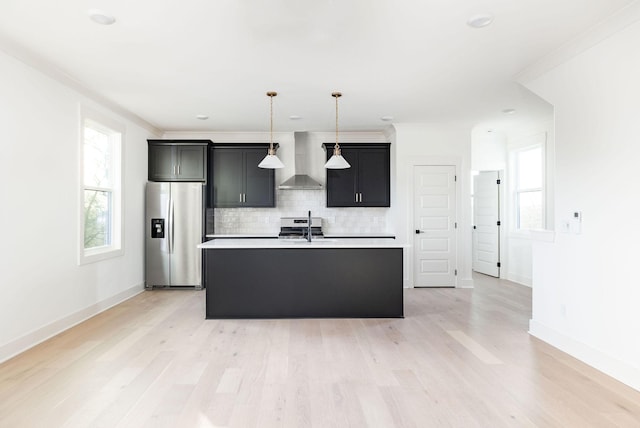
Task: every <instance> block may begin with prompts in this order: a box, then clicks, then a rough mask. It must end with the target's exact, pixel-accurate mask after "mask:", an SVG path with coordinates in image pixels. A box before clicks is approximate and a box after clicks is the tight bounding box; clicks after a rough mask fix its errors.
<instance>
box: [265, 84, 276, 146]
mask: <svg viewBox="0 0 640 428" xmlns="http://www.w3.org/2000/svg"><path fill="white" fill-rule="evenodd" d="M276 95H278V93H277V92H274V91H270V92H267V96H268V97H269V152H268V153H269V155H275V154H276V151H275V150H274V148H273V97H275V96H276Z"/></svg>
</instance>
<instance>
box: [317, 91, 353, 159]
mask: <svg viewBox="0 0 640 428" xmlns="http://www.w3.org/2000/svg"><path fill="white" fill-rule="evenodd" d="M331 96H332V97H334V98H335V99H336V144H335V146H333V156H331V158H329V160H328V161H327V163H325V164H324V167H325V168H327V169H347V168H351V165H349V162H347V160H346V159H345V158H343V157H342V151H341V150H340V144H338V98H340V97H341V96H342V93H340V92H333V93H332V94H331Z"/></svg>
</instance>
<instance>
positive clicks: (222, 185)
mask: <svg viewBox="0 0 640 428" xmlns="http://www.w3.org/2000/svg"><path fill="white" fill-rule="evenodd" d="M212 153H213V162H212V164H213V183H212V186H211V187H212V200H213V206H214V207H218V208H233V207H240V206H242V194H243V193H244V190H243V179H242V178H243V172H242V170H243V164H244V162H243V153H242V150H237V149H213V150H212Z"/></svg>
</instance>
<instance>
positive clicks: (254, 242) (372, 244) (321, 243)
mask: <svg viewBox="0 0 640 428" xmlns="http://www.w3.org/2000/svg"><path fill="white" fill-rule="evenodd" d="M403 247H406V245H403V244H399V243H398V241H396V240H395V239H388V238H387V239H385V238H381V239H374V238H368V239H367V238H357V239H348V238H336V239H328V238H324V239H314V240H312V241H311V242H307V241H306V240H297V239H212V240H211V241H207V242H203V243H202V244H200V245H198V248H202V249H205V250H216V249H230V248H300V249H305V248H403Z"/></svg>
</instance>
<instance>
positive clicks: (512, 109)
mask: <svg viewBox="0 0 640 428" xmlns="http://www.w3.org/2000/svg"><path fill="white" fill-rule="evenodd" d="M502 112H503V113H504V114H513V113H515V112H516V109H514V108H506V109H504V110H502Z"/></svg>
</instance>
